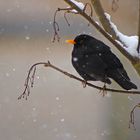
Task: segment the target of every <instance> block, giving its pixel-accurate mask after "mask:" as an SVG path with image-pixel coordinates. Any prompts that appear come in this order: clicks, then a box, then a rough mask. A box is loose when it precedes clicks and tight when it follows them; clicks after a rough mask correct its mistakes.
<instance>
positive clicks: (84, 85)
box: [82, 80, 87, 88]
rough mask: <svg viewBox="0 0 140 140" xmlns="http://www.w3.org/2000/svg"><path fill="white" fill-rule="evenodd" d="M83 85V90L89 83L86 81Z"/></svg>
mask: <svg viewBox="0 0 140 140" xmlns="http://www.w3.org/2000/svg"><path fill="white" fill-rule="evenodd" d="M82 85H83V88H85V87H86V85H87V81H86V80H84V81H82Z"/></svg>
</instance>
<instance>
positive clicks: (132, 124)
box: [129, 103, 140, 130]
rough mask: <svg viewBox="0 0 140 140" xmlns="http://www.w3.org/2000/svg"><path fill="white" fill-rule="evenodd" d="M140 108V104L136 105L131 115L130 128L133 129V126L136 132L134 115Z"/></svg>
mask: <svg viewBox="0 0 140 140" xmlns="http://www.w3.org/2000/svg"><path fill="white" fill-rule="evenodd" d="M139 107H140V103H138V104H137V105H135V106H134V107H133V109H132V110H131V113H130V121H129V128H131V126H132V127H133V129H134V130H136V128H135V115H134V111H135V110H136V108H139Z"/></svg>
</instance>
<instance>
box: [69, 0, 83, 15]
mask: <svg viewBox="0 0 140 140" xmlns="http://www.w3.org/2000/svg"><path fill="white" fill-rule="evenodd" d="M70 1H71V2H72V3H74V4H75V5H76V6H77V7H79V8H80V9H81V10H84V8H85V5H84V4H83V3H82V2H77V1H76V0H70ZM71 11H72V12H74V13H78V11H77V10H75V9H72V10H71Z"/></svg>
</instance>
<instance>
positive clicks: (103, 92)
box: [99, 84, 107, 97]
mask: <svg viewBox="0 0 140 140" xmlns="http://www.w3.org/2000/svg"><path fill="white" fill-rule="evenodd" d="M99 93H101V95H102V96H103V97H104V96H105V95H107V91H106V84H104V86H103V88H102V89H101V90H100V91H99Z"/></svg>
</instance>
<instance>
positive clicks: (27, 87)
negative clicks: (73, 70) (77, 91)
mask: <svg viewBox="0 0 140 140" xmlns="http://www.w3.org/2000/svg"><path fill="white" fill-rule="evenodd" d="M39 65H44V66H45V67H50V68H52V69H55V70H56V71H59V72H60V73H63V74H64V75H66V76H68V77H70V78H72V79H75V80H77V81H80V82H82V83H85V80H83V79H81V78H79V77H77V76H75V75H73V74H70V73H68V72H66V71H64V70H62V69H60V68H58V67H56V66H55V65H52V64H51V63H50V62H49V61H48V62H39V63H35V64H34V65H32V66H31V68H30V69H29V72H28V75H27V78H26V80H25V88H24V91H23V93H22V94H21V95H20V96H19V97H18V99H21V98H25V99H26V100H27V97H28V96H29V94H30V88H32V87H33V84H34V78H35V77H34V76H35V72H36V67H37V66H39ZM31 77H32V80H31V81H32V82H31V81H30V78H31ZM86 85H87V86H89V87H92V88H96V89H98V90H104V91H110V92H116V93H125V94H133V95H134V94H140V91H126V90H116V89H111V88H103V87H99V86H96V85H93V84H91V83H89V82H86Z"/></svg>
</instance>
